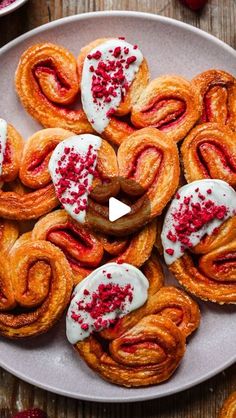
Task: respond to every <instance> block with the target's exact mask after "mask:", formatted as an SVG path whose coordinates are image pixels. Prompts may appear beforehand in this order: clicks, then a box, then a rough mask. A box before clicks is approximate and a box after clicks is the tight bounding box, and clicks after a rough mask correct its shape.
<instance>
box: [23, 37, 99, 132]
mask: <svg viewBox="0 0 236 418" xmlns="http://www.w3.org/2000/svg"><path fill="white" fill-rule="evenodd" d="M15 86H16V91H17V94H18V96H19V98H20V100H21V102H22V105H23V106H24V108H25V109H26V111H27V112H28V113H29V114H30V115H31V116H32V117H33V118H34V119H36V120H37V121H38V122H40V123H41V124H42V125H43V126H44V127H45V128H55V127H57V128H59V127H60V128H64V129H69V130H71V131H73V132H75V133H78V134H80V133H92V132H93V129H92V127H91V125H90V123H89V122H88V120H87V118H86V115H85V113H84V112H83V110H82V109H79V110H71V108H70V107H69V106H68V105H71V104H72V103H74V101H75V100H76V98H77V96H78V93H79V81H78V75H77V65H76V59H75V57H74V56H73V55H72V54H71V53H70V52H69V51H68V50H67V49H66V48H63V47H62V46H58V45H55V44H51V43H40V44H35V45H33V46H31V47H30V48H28V49H27V50H26V51H25V52H24V53H23V54H22V56H21V58H20V61H19V64H18V67H17V70H16V74H15Z"/></svg>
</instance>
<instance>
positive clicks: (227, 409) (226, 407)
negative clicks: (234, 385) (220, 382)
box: [218, 392, 236, 418]
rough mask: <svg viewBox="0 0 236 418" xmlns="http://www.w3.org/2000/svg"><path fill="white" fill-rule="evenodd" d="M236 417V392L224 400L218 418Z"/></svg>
mask: <svg viewBox="0 0 236 418" xmlns="http://www.w3.org/2000/svg"><path fill="white" fill-rule="evenodd" d="M235 417H236V392H233V393H231V395H230V396H229V397H228V398H227V399H226V400H225V402H224V404H223V406H222V408H221V410H220V412H219V415H218V418H235Z"/></svg>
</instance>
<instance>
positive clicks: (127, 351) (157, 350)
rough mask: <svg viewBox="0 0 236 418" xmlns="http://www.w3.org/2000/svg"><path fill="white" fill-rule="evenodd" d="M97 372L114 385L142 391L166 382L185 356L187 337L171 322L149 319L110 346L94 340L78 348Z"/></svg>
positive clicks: (82, 343) (92, 337)
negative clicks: (137, 388)
mask: <svg viewBox="0 0 236 418" xmlns="http://www.w3.org/2000/svg"><path fill="white" fill-rule="evenodd" d="M75 349H76V350H77V351H78V352H79V354H80V355H81V356H82V358H83V359H84V360H85V361H86V363H87V364H88V365H89V367H91V368H92V369H93V370H94V371H96V372H98V373H99V374H100V375H101V376H102V377H103V378H104V379H106V380H109V381H110V382H112V383H115V384H118V385H122V386H127V387H139V386H149V385H154V384H157V383H160V382H163V381H164V380H167V379H168V378H169V377H170V376H171V375H172V374H173V373H174V371H175V369H176V368H177V367H178V365H179V363H180V361H181V359H182V357H183V355H184V352H185V337H184V335H183V334H182V332H181V331H180V330H179V329H178V327H177V326H176V325H175V324H174V323H173V322H172V321H171V320H170V319H168V318H164V317H160V316H158V315H149V316H146V317H144V318H142V319H141V320H140V321H139V322H138V323H137V324H136V325H135V326H134V327H132V328H131V329H130V330H129V331H127V332H125V333H124V334H122V335H121V336H120V337H119V338H116V339H114V340H113V341H111V342H110V343H109V348H108V350H107V351H105V349H104V348H103V346H102V344H101V343H100V342H99V340H98V339H96V337H94V336H90V337H89V338H87V339H86V340H84V341H81V342H79V343H77V344H76V345H75Z"/></svg>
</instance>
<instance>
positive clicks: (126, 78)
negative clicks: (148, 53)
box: [77, 38, 149, 144]
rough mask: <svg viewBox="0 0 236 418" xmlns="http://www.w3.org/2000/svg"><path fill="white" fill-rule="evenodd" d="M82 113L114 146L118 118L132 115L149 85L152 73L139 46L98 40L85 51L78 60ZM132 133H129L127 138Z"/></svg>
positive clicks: (115, 40)
mask: <svg viewBox="0 0 236 418" xmlns="http://www.w3.org/2000/svg"><path fill="white" fill-rule="evenodd" d="M77 63H78V74H79V80H80V85H81V96H82V104H83V109H84V111H85V113H86V115H87V117H88V120H89V121H90V123H91V125H92V126H93V128H94V129H95V130H96V131H97V132H98V133H100V134H102V135H104V137H105V138H108V139H109V137H110V136H111V139H112V140H113V142H115V143H117V144H119V143H120V142H121V139H122V138H120V135H119V134H116V130H117V127H116V126H115V124H119V123H120V122H119V120H118V119H117V118H116V116H124V115H127V114H128V113H130V111H131V108H132V106H133V105H134V104H135V103H136V102H137V100H138V98H139V96H140V94H141V92H142V90H143V89H144V87H146V85H147V83H148V81H149V70H148V65H147V62H146V60H145V59H144V58H143V55H142V53H141V51H140V50H139V49H138V47H137V45H135V46H133V45H131V44H129V43H127V42H126V41H125V40H121V39H112V38H110V39H97V40H95V41H93V42H91V43H90V44H88V45H87V46H86V47H84V48H82V50H81V52H80V55H79V57H78V60H77ZM130 133H132V132H131V131H128V130H127V134H126V136H127V135H128V134H130Z"/></svg>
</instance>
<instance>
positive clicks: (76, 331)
mask: <svg viewBox="0 0 236 418" xmlns="http://www.w3.org/2000/svg"><path fill="white" fill-rule="evenodd" d="M107 274H108V275H109V276H111V277H110V278H108V277H107ZM100 284H104V285H108V284H118V285H119V286H120V287H125V286H126V285H130V286H131V289H132V295H133V298H132V301H130V300H129V298H126V299H125V303H124V306H123V309H122V310H120V309H117V308H116V309H115V310H114V311H112V312H109V313H104V314H103V316H102V320H108V323H109V320H114V319H116V318H122V317H123V316H125V315H126V314H128V313H129V312H132V311H133V310H135V309H137V308H139V307H140V306H142V305H143V304H144V303H145V302H146V300H147V297H148V293H147V291H148V287H149V282H148V280H147V278H146V277H145V276H144V274H143V273H142V272H141V271H140V270H138V269H137V268H136V267H134V266H132V265H130V264H126V263H123V264H117V263H108V264H105V265H103V266H101V267H99V268H97V269H96V270H94V271H93V272H92V273H91V274H90V275H89V276H87V277H86V278H85V279H84V280H82V282H80V283H79V284H78V285H77V286H76V287H75V289H74V292H73V295H72V300H71V303H70V306H69V309H68V312H67V317H66V335H67V338H68V340H69V342H70V343H71V344H76V343H77V342H78V341H82V340H84V339H85V338H87V337H88V336H89V335H90V334H91V333H92V332H93V331H95V327H94V321H95V320H96V319H95V318H94V319H93V318H92V317H91V315H90V314H89V313H88V312H85V311H83V310H81V309H79V307H78V303H79V302H80V301H84V304H87V303H89V302H91V295H92V294H93V293H94V292H97V290H98V286H99V285H100ZM85 290H86V291H89V292H90V294H89V295H84V291H85ZM74 313H75V314H76V315H77V314H79V315H80V318H82V319H83V323H85V324H88V329H87V330H83V329H82V328H81V324H79V323H78V321H76V320H74V319H72V317H71V315H73V314H74ZM108 326H109V325H107V326H101V327H100V328H99V330H98V329H97V331H101V330H102V329H104V328H107V327H108Z"/></svg>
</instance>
